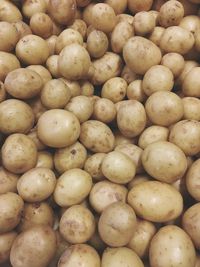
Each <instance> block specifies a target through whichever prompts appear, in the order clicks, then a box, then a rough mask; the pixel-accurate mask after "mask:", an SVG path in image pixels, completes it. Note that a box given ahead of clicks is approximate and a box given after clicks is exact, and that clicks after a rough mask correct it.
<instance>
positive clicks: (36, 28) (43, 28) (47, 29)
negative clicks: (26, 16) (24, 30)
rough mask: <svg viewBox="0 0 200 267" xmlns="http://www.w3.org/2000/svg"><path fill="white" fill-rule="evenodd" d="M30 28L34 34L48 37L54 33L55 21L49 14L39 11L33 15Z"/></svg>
mask: <svg viewBox="0 0 200 267" xmlns="http://www.w3.org/2000/svg"><path fill="white" fill-rule="evenodd" d="M30 28H31V30H32V32H33V33H34V34H36V35H38V36H40V37H42V38H44V39H46V38H48V37H50V36H51V35H52V33H53V22H52V20H51V18H50V17H49V16H48V15H47V14H45V13H42V12H38V13H35V14H34V15H33V16H32V17H31V19H30Z"/></svg>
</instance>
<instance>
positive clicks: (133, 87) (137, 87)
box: [126, 80, 147, 103]
mask: <svg viewBox="0 0 200 267" xmlns="http://www.w3.org/2000/svg"><path fill="white" fill-rule="evenodd" d="M126 93H127V98H128V99H129V100H137V101H139V102H142V103H143V102H144V101H145V100H146V98H147V97H146V95H145V93H144V91H143V88H142V80H135V81H132V82H131V83H129V85H128V87H127V92H126Z"/></svg>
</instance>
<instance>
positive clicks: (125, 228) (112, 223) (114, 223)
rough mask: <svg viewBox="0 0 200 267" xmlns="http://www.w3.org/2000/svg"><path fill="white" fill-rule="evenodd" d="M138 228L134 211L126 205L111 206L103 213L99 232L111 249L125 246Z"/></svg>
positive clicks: (119, 203) (116, 204) (114, 204)
mask: <svg viewBox="0 0 200 267" xmlns="http://www.w3.org/2000/svg"><path fill="white" fill-rule="evenodd" d="M135 227H136V215H135V212H134V210H133V209H132V208H131V207H130V206H129V205H128V204H126V203H123V202H119V201H118V202H115V203H112V204H110V205H109V206H108V207H107V208H106V209H104V211H103V212H102V213H101V216H100V219H99V223H98V231H99V234H100V237H101V239H102V240H103V241H104V242H105V243H106V244H107V245H108V246H110V247H122V246H125V245H126V244H127V243H128V242H129V241H130V239H131V236H132V235H133V233H134V231H135Z"/></svg>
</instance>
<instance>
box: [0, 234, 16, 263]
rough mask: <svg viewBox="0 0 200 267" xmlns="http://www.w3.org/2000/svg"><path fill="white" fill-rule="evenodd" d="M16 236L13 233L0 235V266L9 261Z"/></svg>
mask: <svg viewBox="0 0 200 267" xmlns="http://www.w3.org/2000/svg"><path fill="white" fill-rule="evenodd" d="M16 236H17V233H16V232H14V231H12V232H8V233H5V234H1V235H0V264H2V263H6V262H7V261H8V260H9V258H10V250H11V247H12V244H13V242H14V240H15V238H16Z"/></svg>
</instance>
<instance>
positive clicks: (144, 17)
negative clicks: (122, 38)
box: [133, 11, 156, 36]
mask: <svg viewBox="0 0 200 267" xmlns="http://www.w3.org/2000/svg"><path fill="white" fill-rule="evenodd" d="M133 26H134V30H135V33H136V35H140V36H145V35H146V34H149V33H151V32H152V31H153V30H154V28H155V26H156V21H155V18H154V16H153V14H152V13H150V12H147V11H141V12H138V13H137V14H136V15H135V16H134V21H133Z"/></svg>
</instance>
